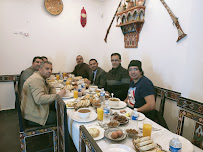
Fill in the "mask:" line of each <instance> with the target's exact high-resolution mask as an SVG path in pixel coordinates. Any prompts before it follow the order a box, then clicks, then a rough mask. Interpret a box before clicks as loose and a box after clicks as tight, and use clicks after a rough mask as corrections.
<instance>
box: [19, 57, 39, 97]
mask: <svg viewBox="0 0 203 152" xmlns="http://www.w3.org/2000/svg"><path fill="white" fill-rule="evenodd" d="M41 62H42V58H41V57H39V56H36V57H34V58H33V61H32V66H31V67H29V68H27V69H26V70H24V71H22V72H21V75H20V81H19V86H18V92H19V95H21V92H22V89H23V84H24V83H25V81H26V80H27V79H28V78H29V77H30V76H31V75H32V74H33V73H34V72H35V71H38V70H39V67H40V63H41Z"/></svg>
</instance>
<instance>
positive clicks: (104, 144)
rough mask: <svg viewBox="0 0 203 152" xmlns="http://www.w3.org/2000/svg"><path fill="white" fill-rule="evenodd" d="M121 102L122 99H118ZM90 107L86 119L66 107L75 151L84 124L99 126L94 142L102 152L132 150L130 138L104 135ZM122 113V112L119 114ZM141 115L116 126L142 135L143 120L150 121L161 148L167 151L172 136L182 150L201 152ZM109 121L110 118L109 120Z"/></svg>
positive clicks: (133, 148)
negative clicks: (180, 144) (98, 134)
mask: <svg viewBox="0 0 203 152" xmlns="http://www.w3.org/2000/svg"><path fill="white" fill-rule="evenodd" d="M68 100H71V99H64V102H65V103H66V102H67V101H68ZM120 102H123V101H120ZM89 108H90V109H91V111H92V112H91V116H90V118H88V119H87V120H85V119H81V118H79V117H78V116H77V111H75V109H73V108H67V116H68V117H67V119H68V128H69V133H70V135H71V137H72V140H73V143H74V144H75V147H76V149H77V151H79V138H80V136H79V134H80V133H79V127H80V126H81V125H84V126H85V127H86V128H88V127H97V128H100V131H101V132H100V134H101V135H100V137H99V138H97V139H95V141H96V143H97V144H98V146H99V147H100V149H101V150H102V151H104V152H108V151H109V152H112V151H118V150H119V152H122V151H129V152H131V151H132V152H134V151H135V147H134V145H133V142H132V138H130V137H128V136H126V138H125V139H123V140H121V141H113V140H111V139H109V138H107V137H105V135H104V131H105V129H107V128H105V129H104V128H102V127H101V126H100V125H99V123H98V122H99V121H98V120H97V114H96V109H95V108H94V107H89ZM111 110H112V113H114V112H117V113H118V114H121V113H120V111H121V110H125V111H126V113H129V112H131V111H132V109H131V108H129V107H127V106H125V107H123V108H118V109H116V108H113V109H111ZM121 115H122V114H121ZM140 115H141V116H142V118H141V119H138V120H137V121H135V120H132V119H130V118H129V122H128V123H127V124H124V125H120V126H119V127H118V128H120V129H122V130H123V131H125V130H126V129H136V130H137V131H138V136H142V128H143V122H150V123H151V124H152V126H153V127H152V128H154V129H152V132H151V139H152V140H153V141H154V142H155V143H157V144H159V145H160V146H161V147H162V149H163V150H165V151H169V142H170V140H171V139H173V138H178V139H179V140H180V142H181V143H182V152H193V151H194V152H202V150H201V149H200V148H198V147H196V146H194V145H193V144H192V143H191V142H190V141H189V140H187V139H186V138H184V137H182V136H179V135H177V134H174V133H172V132H171V131H169V130H167V129H165V128H164V127H162V126H160V125H159V124H157V123H156V122H154V121H152V120H150V119H148V118H147V117H145V116H144V114H142V113H140ZM109 121H110V120H109Z"/></svg>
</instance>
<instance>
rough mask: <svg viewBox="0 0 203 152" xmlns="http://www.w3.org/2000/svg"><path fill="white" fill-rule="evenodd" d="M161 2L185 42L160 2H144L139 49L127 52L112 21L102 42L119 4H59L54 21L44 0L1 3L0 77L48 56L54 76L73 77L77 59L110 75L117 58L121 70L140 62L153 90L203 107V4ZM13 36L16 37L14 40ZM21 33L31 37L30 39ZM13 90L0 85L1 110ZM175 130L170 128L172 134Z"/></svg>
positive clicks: (68, 0)
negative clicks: (84, 17)
mask: <svg viewBox="0 0 203 152" xmlns="http://www.w3.org/2000/svg"><path fill="white" fill-rule="evenodd" d="M165 1H166V3H167V4H168V5H169V7H170V8H171V9H172V11H173V13H174V14H175V15H176V16H177V17H178V18H179V22H180V25H181V27H182V29H183V31H184V32H185V33H187V34H188V36H187V37H185V38H184V39H182V40H181V41H180V42H178V43H177V42H176V40H177V38H178V32H177V29H176V27H175V26H173V25H172V20H171V18H170V16H169V14H168V12H167V11H166V9H165V8H164V6H163V5H162V3H161V2H160V0H146V13H145V14H146V15H145V23H144V26H143V28H142V31H141V33H140V39H139V44H138V48H133V49H125V48H124V36H123V34H122V32H121V29H120V28H118V27H115V26H116V22H115V21H114V23H113V25H112V27H111V30H110V33H109V36H108V38H107V43H105V42H104V40H103V39H104V37H105V34H106V30H107V28H108V26H109V24H110V22H111V19H112V17H113V15H114V13H115V10H116V8H117V6H118V4H119V1H115V0H104V1H103V0H86V1H84V0H63V4H64V9H63V12H62V13H61V14H60V15H58V16H52V15H50V14H49V13H48V12H47V11H46V10H45V8H44V0H18V1H16V0H1V1H0V19H1V22H0V33H1V34H0V51H1V57H0V75H4V74H18V73H20V71H22V70H23V69H26V68H27V67H29V66H30V65H31V62H32V58H33V57H34V56H37V55H40V56H41V55H45V56H47V57H48V58H49V60H51V61H52V62H53V66H54V72H58V71H72V70H73V68H74V66H75V64H76V62H75V57H76V56H77V55H78V54H81V55H82V56H83V57H84V60H85V62H88V60H89V59H90V58H96V59H97V60H98V62H99V65H100V66H101V67H102V68H104V69H105V70H106V71H108V70H110V69H111V63H110V55H111V53H113V52H119V53H120V54H121V55H122V65H123V66H124V67H125V68H127V66H128V64H129V62H130V60H132V59H139V60H141V61H142V62H143V70H144V71H145V75H146V76H147V77H148V78H150V79H151V80H152V81H153V83H154V85H156V86H160V87H164V88H167V89H171V90H175V91H178V92H181V93H182V96H183V97H186V98H191V99H194V100H197V101H199V102H203V94H202V90H203V85H202V84H203V70H202V68H203V60H202V57H203V53H202V51H203V46H202V45H201V39H202V35H203V30H202V27H203V19H202V14H203V10H202V9H201V6H203V1H202V0H195V1H191V0H178V1H177V0H165ZM83 6H84V7H85V9H86V11H87V25H86V27H85V28H82V26H81V25H80V12H81V9H82V7H83ZM16 32H17V33H18V34H14V33H16ZM20 32H25V33H29V36H28V37H26V36H23V35H21V34H20ZM12 89H13V88H12V84H11V83H1V84H0V97H1V98H0V109H9V108H14V94H13V90H12ZM169 107H170V108H171V109H168V110H166V111H168V112H167V113H170V114H169V115H168V114H165V115H166V119H167V120H170V118H171V117H173V119H174V120H175V119H176V117H177V112H178V110H177V107H176V105H175V104H174V103H173V104H172V105H171V106H169ZM171 111H173V113H171ZM172 114H173V116H171V115H172ZM174 126H175V124H173V123H172V124H169V127H170V129H172V130H174Z"/></svg>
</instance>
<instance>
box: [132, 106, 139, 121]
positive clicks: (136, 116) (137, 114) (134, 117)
mask: <svg viewBox="0 0 203 152" xmlns="http://www.w3.org/2000/svg"><path fill="white" fill-rule="evenodd" d="M138 116H139V113H138V112H137V108H134V111H133V112H132V113H131V119H132V120H137V119H138Z"/></svg>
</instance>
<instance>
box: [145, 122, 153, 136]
mask: <svg viewBox="0 0 203 152" xmlns="http://www.w3.org/2000/svg"><path fill="white" fill-rule="evenodd" d="M151 132H152V123H150V122H147V121H146V122H143V136H151Z"/></svg>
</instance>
